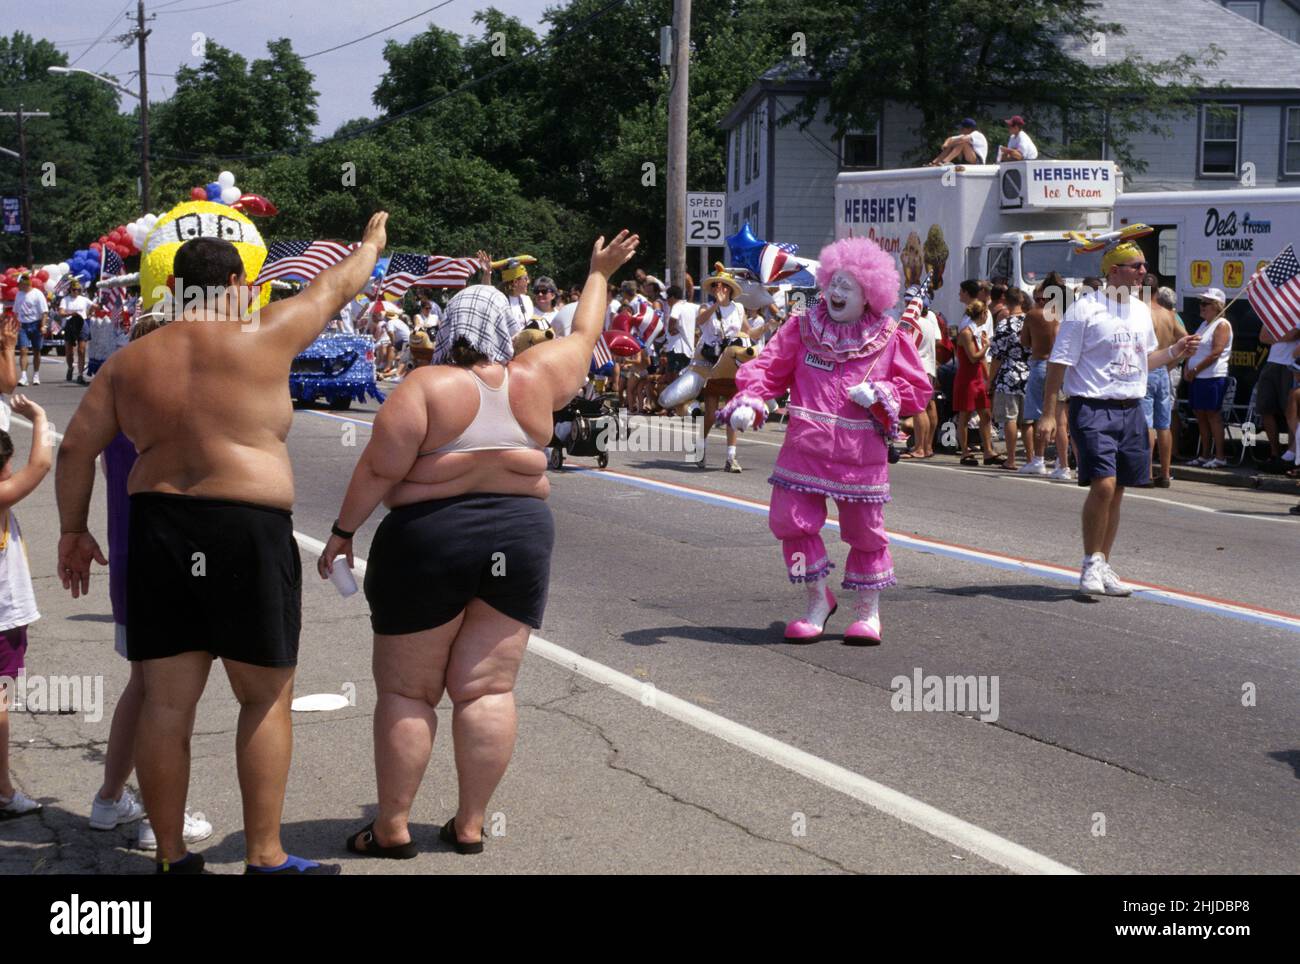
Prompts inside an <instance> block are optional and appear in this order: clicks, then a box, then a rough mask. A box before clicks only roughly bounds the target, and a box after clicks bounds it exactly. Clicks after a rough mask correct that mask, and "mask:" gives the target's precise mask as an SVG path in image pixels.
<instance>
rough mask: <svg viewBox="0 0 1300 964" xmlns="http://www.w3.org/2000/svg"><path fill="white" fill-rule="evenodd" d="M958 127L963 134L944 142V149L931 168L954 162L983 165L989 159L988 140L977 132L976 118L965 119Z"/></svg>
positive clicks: (940, 151)
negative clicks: (985, 159)
mask: <svg viewBox="0 0 1300 964" xmlns="http://www.w3.org/2000/svg"><path fill="white" fill-rule="evenodd" d="M957 126H958V127H959V128H961V133H960V134H954V135H953V136H952V137H950V138H948V139H947V140H946V141H944V142H943V147H941V148H939V153H938V154H936V155H935V157H934V160H933V161H931V162H930V164H929V166H930V167H936V166H939V165H942V164H951V163H952V162H953V161H961V162H963V163H966V164H983V163H984V158H986V157H988V153H989V142H988V138H986V137H985V136H984V135H983V134H981V133H980V132H979V131H978V130H976V127H978V126H979V125H977V124H976V123H975V120H974V118H972V117H966V118H963V120H962V122H961V123H960V124H958V125H957Z"/></svg>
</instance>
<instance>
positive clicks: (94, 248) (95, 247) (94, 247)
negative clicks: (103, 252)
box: [90, 241, 102, 251]
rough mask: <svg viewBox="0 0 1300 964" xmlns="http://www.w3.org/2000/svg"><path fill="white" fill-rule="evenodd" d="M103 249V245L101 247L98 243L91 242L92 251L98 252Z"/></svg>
mask: <svg viewBox="0 0 1300 964" xmlns="http://www.w3.org/2000/svg"><path fill="white" fill-rule="evenodd" d="M101 247H102V245H101V244H100V243H99V242H98V241H92V242H90V250H91V251H98V250H99V249H100V248H101Z"/></svg>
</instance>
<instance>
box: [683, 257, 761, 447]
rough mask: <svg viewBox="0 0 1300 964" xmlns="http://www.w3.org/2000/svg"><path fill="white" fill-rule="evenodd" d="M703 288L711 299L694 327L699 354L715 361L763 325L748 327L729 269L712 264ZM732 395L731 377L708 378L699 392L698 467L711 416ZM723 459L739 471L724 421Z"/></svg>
mask: <svg viewBox="0 0 1300 964" xmlns="http://www.w3.org/2000/svg"><path fill="white" fill-rule="evenodd" d="M704 290H705V291H707V292H709V293H710V294H711V295H713V302H712V303H711V304H709V305H707V306H705V307H704V309H703V310H701V311H700V313H699V316H698V317H697V319H696V326H697V327H698V329H699V331H700V343H699V349H698V350H699V353H700V356H701V357H702V358H704V359H705V360H707V361H709V362H711V363H713V364H717V361H718V359H719V358H721V357H722V353H723V352H724V351H726V350H727V349H728V348H730V347H732V346H733V345H741V346H745V345H748V344H749V343H750V339H751V338H753V337H755V336H756V335H758V334H759V333H761V332H762V330H763V327H762V326H761V325H756V326H755V327H754V328H752V329H751V328H750V326H749V320H748V318H747V317H746V313H745V306H744V305H742V304H741V303H740V301H739V298H740V295H741V289H740V282H738V281H737V280H736V278H735V276H734V275H733V274H731V272H729V271H726V270H725V269H723V267H722V265H721V264H718V265H715V267H714V271H713V275H712V276H711V277H709V278H706V279H705V280H704ZM735 394H736V380H735V378H713V379H710V380H709V381H708V382H707V383H706V384H705V386H704V388H703V389H702V390H701V391H700V397H701V398H702V399H703V401H704V439H703V440H702V442H701V445H700V460H699V462H698V463H697V464H698V465H699V467H700V468H704V467H705V463H706V461H707V451H706V448H707V445H708V439H709V430H710V429H711V428H712V427H713V423H714V415H715V413H716V412H717V410H718V407H719V406H720V405H723V404H725V403H726V401H727V399H729V398H731V397H732V396H733V395H735ZM726 430H727V461H726V464H725V465H724V466H723V468H724V470H725V471H727V472H740V460H739V459H737V458H736V430H735V429H734V428H732V427H731V425H730V424H726Z"/></svg>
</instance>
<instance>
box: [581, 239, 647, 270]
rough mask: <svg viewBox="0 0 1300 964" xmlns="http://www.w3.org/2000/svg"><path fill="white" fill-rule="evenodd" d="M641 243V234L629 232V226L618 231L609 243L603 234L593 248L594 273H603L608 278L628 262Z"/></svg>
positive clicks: (592, 265)
mask: <svg viewBox="0 0 1300 964" xmlns="http://www.w3.org/2000/svg"><path fill="white" fill-rule="evenodd" d="M640 243H641V238H640V236H639V235H635V234H628V232H627V228H624V229H623V230H622V231H620V232H618V234H616V235H615V236H614V240H613V241H611V242H609V244H606V243H605V236H604V235H601V236H600V237H599V238H597V239H596V243H595V244H594V245H593V246H592V248H591V271H592V274H602V275H604V276H605V277H606V278H608V277H609V276H610V275H612V274H613V273H614V272H615V271H617V270H618V269H619V268H621V267H623V265H625V264H626V263H627V261H628V259H629V258H631V257H632V255H634V254H635V253H636V248H637V245H638V244H640Z"/></svg>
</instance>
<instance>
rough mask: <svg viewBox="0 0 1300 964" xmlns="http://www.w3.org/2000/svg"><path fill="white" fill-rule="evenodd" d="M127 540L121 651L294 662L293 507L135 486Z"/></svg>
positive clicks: (298, 574)
mask: <svg viewBox="0 0 1300 964" xmlns="http://www.w3.org/2000/svg"><path fill="white" fill-rule="evenodd" d="M127 539H128V541H127V578H126V599H127V603H126V655H127V659H130V660H132V661H139V660H145V659H162V658H164V657H167V656H175V655H177V654H178V653H190V652H196V651H201V652H207V653H211V654H212V655H213V656H214V657H217V656H219V657H221V658H222V659H233V660H236V661H238V662H241V663H252V664H253V665H255V666H295V665H297V662H298V634H299V631H300V630H301V628H302V559H301V557H300V556H299V555H298V544H297V543H296V542H295V541H294V538H293V516H292V514H291V513H290V512H288V511H287V510H285V509H276V508H273V507H271V506H265V505H254V504H253V503H250V502H233V501H230V500H227V499H202V498H195V497H193V496H188V495H171V494H168V493H163V492H137V493H136V494H135V495H132V496H131V523H130V527H129V529H128V536H127Z"/></svg>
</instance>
